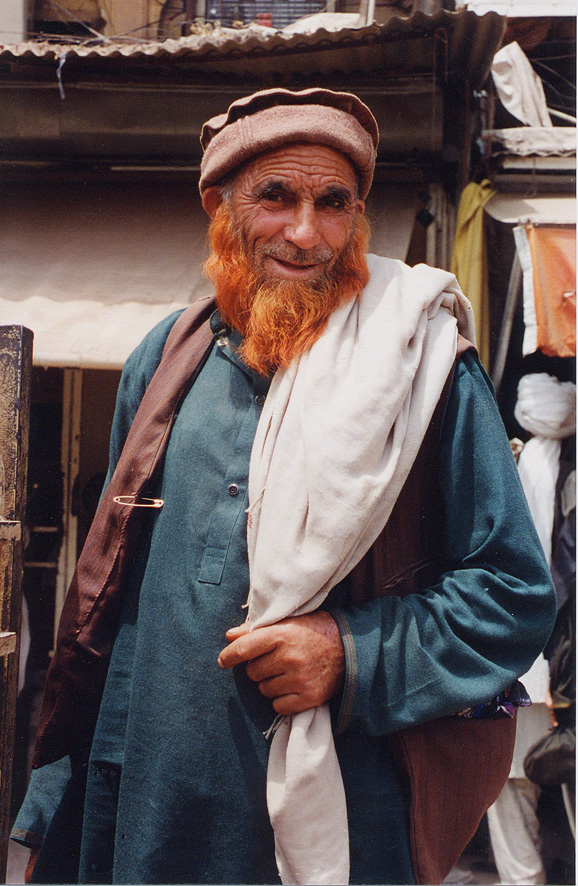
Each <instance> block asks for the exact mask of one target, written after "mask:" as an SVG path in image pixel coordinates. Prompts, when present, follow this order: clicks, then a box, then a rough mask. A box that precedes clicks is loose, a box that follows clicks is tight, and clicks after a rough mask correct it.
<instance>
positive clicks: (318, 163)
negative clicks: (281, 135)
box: [231, 143, 359, 197]
mask: <svg viewBox="0 0 578 886" xmlns="http://www.w3.org/2000/svg"><path fill="white" fill-rule="evenodd" d="M231 180H232V184H233V185H235V184H237V185H238V186H239V187H241V188H255V187H259V186H263V185H265V184H267V183H269V184H273V183H275V182H278V183H279V185H280V186H282V187H284V188H286V189H287V190H289V191H297V190H300V191H301V190H304V191H307V190H310V191H321V190H324V189H326V188H331V187H337V188H342V189H344V190H346V191H348V192H349V193H350V196H351V197H355V196H356V195H357V191H358V185H359V181H358V174H357V170H356V169H355V166H354V165H353V163H352V162H351V160H350V159H349V157H346V156H345V154H343V153H341V151H337V150H335V149H334V148H330V147H328V146H327V145H323V144H305V143H297V144H292V145H286V146H285V147H282V148H276V149H273V150H269V151H264V152H262V153H260V154H257V155H256V156H255V157H251V158H250V159H249V160H247V161H246V163H244V164H243V165H242V166H241V168H240V169H238V170H235V171H234V173H233V174H232V176H231Z"/></svg>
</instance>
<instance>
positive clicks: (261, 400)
mask: <svg viewBox="0 0 578 886" xmlns="http://www.w3.org/2000/svg"><path fill="white" fill-rule="evenodd" d="M264 402H265V396H264V395H263V394H257V396H256V397H255V403H256V404H257V406H262V405H263V403H264Z"/></svg>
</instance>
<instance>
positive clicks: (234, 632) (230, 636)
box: [225, 621, 251, 642]
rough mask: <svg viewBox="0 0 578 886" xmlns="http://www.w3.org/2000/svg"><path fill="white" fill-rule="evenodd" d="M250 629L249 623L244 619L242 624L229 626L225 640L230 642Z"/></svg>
mask: <svg viewBox="0 0 578 886" xmlns="http://www.w3.org/2000/svg"><path fill="white" fill-rule="evenodd" d="M250 630H251V625H250V624H249V622H248V621H246V622H245V623H244V624H242V625H236V627H234V628H229V630H228V631H227V633H226V634H225V636H226V638H227V640H229V642H231V641H232V640H236V639H237V638H238V637H243V636H244V635H245V634H248V633H249V631H250Z"/></svg>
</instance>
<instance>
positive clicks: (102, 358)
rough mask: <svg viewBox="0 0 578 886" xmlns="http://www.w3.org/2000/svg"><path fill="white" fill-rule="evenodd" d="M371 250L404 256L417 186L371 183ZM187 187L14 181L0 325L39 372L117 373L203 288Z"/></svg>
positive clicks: (200, 218) (5, 227)
mask: <svg viewBox="0 0 578 886" xmlns="http://www.w3.org/2000/svg"><path fill="white" fill-rule="evenodd" d="M368 213H369V218H370V221H371V222H372V229H373V239H372V244H371V248H372V249H373V250H374V251H376V252H380V253H381V254H386V255H390V256H391V257H392V258H405V256H406V254H407V249H408V246H409V241H410V237H411V233H412V230H413V224H414V217H415V189H414V188H413V187H411V186H391V185H387V186H386V185H376V187H375V189H374V191H373V193H372V196H371V199H370V201H369V204H368ZM206 229H207V218H206V216H205V214H204V212H203V210H202V208H201V204H200V201H199V198H198V193H197V190H196V183H194V182H191V183H189V184H186V185H183V184H178V185H175V184H173V185H166V184H154V185H151V184H139V185H135V184H122V185H111V184H110V183H109V184H104V185H98V184H84V185H78V184H74V185H73V184H60V185H58V184H51V185H46V184H36V185H30V184H26V185H24V184H12V185H9V186H6V187H5V188H4V191H3V193H2V194H1V195H0V251H1V253H2V256H3V264H2V273H1V277H0V324H2V325H5V324H18V325H23V326H27V327H29V328H30V329H32V330H33V332H34V362H35V364H36V365H40V366H67V367H87V368H88V367H91V368H108V369H118V368H121V367H122V366H123V364H124V361H125V360H126V358H127V357H128V355H129V354H130V353H131V351H132V350H133V349H134V348H135V347H136V345H137V344H138V343H139V342H140V341H141V339H142V338H143V336H144V335H145V334H146V333H147V332H148V331H149V330H150V329H152V327H153V326H155V324H156V323H158V322H159V321H160V320H162V319H163V318H164V317H166V316H168V315H169V314H170V313H171V312H172V311H174V310H177V309H178V308H182V307H185V306H186V305H187V304H189V303H190V302H192V301H194V300H195V299H197V298H199V297H200V296H202V295H204V294H206V293H208V292H210V283H209V282H208V281H207V280H206V279H205V278H204V277H203V276H202V272H201V267H202V263H203V260H204V258H205V255H206Z"/></svg>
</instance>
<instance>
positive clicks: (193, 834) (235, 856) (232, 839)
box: [14, 315, 555, 884]
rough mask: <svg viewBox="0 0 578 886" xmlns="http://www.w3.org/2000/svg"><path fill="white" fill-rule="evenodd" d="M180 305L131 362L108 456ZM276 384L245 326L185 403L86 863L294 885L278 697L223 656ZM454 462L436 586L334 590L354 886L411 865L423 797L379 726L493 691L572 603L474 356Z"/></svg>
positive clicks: (451, 432)
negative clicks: (268, 780) (276, 801)
mask: <svg viewBox="0 0 578 886" xmlns="http://www.w3.org/2000/svg"><path fill="white" fill-rule="evenodd" d="M175 319H176V317H175V316H174V315H173V316H172V317H170V318H168V319H167V320H166V321H165V322H164V323H163V324H161V325H160V326H159V327H157V328H156V329H155V330H154V331H153V332H152V333H151V334H150V335H149V336H148V337H147V338H146V339H145V341H144V342H143V344H142V345H141V346H140V347H139V348H138V349H137V351H136V352H135V353H134V354H133V355H132V356H131V358H130V359H129V361H128V362H127V365H126V367H125V370H124V373H123V377H122V381H121V386H120V389H119V396H118V403H117V410H116V414H115V421H114V427H113V434H112V441H111V467H114V464H115V463H116V460H117V459H118V456H119V454H120V451H121V449H122V445H123V441H124V439H125V437H126V434H127V432H128V429H129V427H130V424H131V421H132V419H133V417H134V414H135V412H136V409H137V408H138V404H139V402H140V399H141V397H142V394H143V391H144V390H145V388H146V385H147V384H148V382H149V381H150V378H151V377H152V374H153V372H154V369H155V368H156V365H157V364H158V360H159V358H160V354H161V352H162V347H163V344H164V341H165V339H166V336H167V334H168V331H169V329H170V328H171V326H172V323H173V322H174V320H175ZM214 323H215V327H214V328H215V331H217V328H218V327H219V326H220V322H219V319H218V317H217V318H214ZM267 386H268V382H267V380H265V379H263V378H261V377H260V376H258V375H256V374H255V373H253V372H252V371H251V370H249V369H248V368H247V367H246V366H244V364H243V363H242V361H241V360H240V359H239V357H238V356H237V354H236V350H235V337H234V336H231V340H230V341H229V343H228V344H226V345H225V346H220V347H219V346H215V347H214V348H213V351H212V352H211V355H210V357H209V359H208V361H207V363H206V364H205V366H204V368H203V370H202V372H201V374H200V376H199V378H198V380H197V382H196V383H195V385H194V386H193V387H192V389H191V391H190V392H189V394H188V396H187V397H186V399H185V400H184V402H183V404H182V407H181V409H180V412H179V415H178V416H177V419H176V422H175V425H174V428H173V431H172V434H171V439H170V442H169V446H168V450H167V453H166V460H165V466H164V471H163V475H162V479H161V482H160V485H159V488H158V489H157V490H156V494H157V495H158V496H159V497H160V498H162V499H163V500H164V506H163V508H162V510H161V511H159V512H154V513H152V512H151V515H150V517H149V522H148V524H147V526H146V530H145V532H144V533H143V536H142V539H141V543H140V546H139V550H138V552H137V556H136V560H135V565H134V568H133V570H132V573H131V578H130V582H129V584H128V587H127V590H126V595H125V601H124V607H123V612H122V616H121V620H120V624H119V629H118V635H117V638H116V642H115V646H114V652H113V657H112V661H111V665H110V671H109V675H108V679H107V684H106V688H105V693H104V697H103V701H102V705H101V711H100V716H99V721H98V726H97V730H96V734H95V737H94V742H93V746H92V752H91V758H90V762H89V765H88V782H87V788H86V798H85V801H84V815H82V814H81V813H80V811H79V810H78V809H77V811H76V814H77V815H78V817H79V820H80V821H82V829H81V830H82V836H81V851H80V863H79V864H80V866H79V869H78V868H77V869H78V874H77V878H78V882H81V883H106V882H115V883H223V884H224V883H274V882H278V876H277V873H276V867H275V862H274V852H273V835H272V832H271V827H270V824H269V820H268V816H267V811H266V803H265V774H266V766H267V753H268V743H267V741H266V739H265V737H264V735H263V732H264V731H265V730H266V729H267V727H268V726H269V725H270V724H271V721H272V719H273V711H272V707H271V704H270V702H269V701H268V700H266V699H264V698H263V697H262V696H261V695H260V693H259V692H258V689H257V687H256V686H255V685H254V684H253V683H251V681H250V680H248V678H247V677H246V674H245V671H244V668H243V667H239V668H236V669H234V670H233V671H226V672H223V671H221V670H220V669H219V668H218V667H217V664H216V661H217V656H218V654H219V651H220V650H221V648H222V647H223V646H224V645H225V631H226V630H227V628H229V627H231V626H233V625H236V624H239V623H241V622H242V621H244V619H245V610H244V609H243V604H244V603H245V601H246V598H247V590H248V581H249V577H248V566H247V551H246V534H245V530H246V522H245V521H246V514H245V509H246V507H247V479H248V468H249V457H250V451H251V445H252V441H253V437H254V433H255V429H256V426H257V422H258V420H259V414H260V410H261V406H262V403H263V402H264V398H265V396H266V393H267ZM439 478H440V485H441V489H442V493H443V499H444V506H445V514H444V515H443V517H444V519H445V540H446V548H447V550H446V554H447V562H449V563H450V564H451V567H452V568H451V570H450V571H448V572H446V573H445V574H444V575H443V576H442V577H441V578H440V581H439V583H438V584H437V585H436V586H435V587H434V588H432V589H431V590H430V591H428V592H427V593H425V594H423V595H419V596H418V595H410V596H409V597H405V598H404V599H403V600H400V599H398V598H385V599H380V600H375V601H373V602H371V603H369V604H367V605H366V606H363V607H362V608H358V609H355V608H348V607H347V606H346V605H345V601H344V599H343V590H342V588H340V587H337V588H335V589H334V591H333V592H332V593H331V595H330V597H329V598H328V601H327V606H328V607H329V608H330V609H331V611H332V612H333V614H334V615H335V617H336V618H337V621H338V624H339V627H340V630H341V632H342V636H343V639H344V643H345V648H346V653H347V674H346V686H345V689H344V692H343V694H342V696H341V697H340V698H339V699H336V700H335V701H334V720H335V725H336V733H338V734H336V747H337V752H338V755H339V759H340V764H341V769H342V773H343V779H344V784H345V789H346V795H347V802H348V818H349V828H350V846H351V864H352V868H351V870H352V878H351V882H353V883H368V884H369V883H381V884H387V883H408V884H409V883H412V882H413V877H412V873H411V866H410V861H409V851H408V842H407V823H406V808H407V797H406V796H405V795H404V790H403V788H402V785H401V784H400V782H399V780H398V777H397V774H396V771H395V768H394V766H393V764H392V761H391V760H390V758H389V756H388V753H387V751H386V749H385V747H384V745H383V742H382V741H381V740H380V736H381V735H383V734H385V733H388V732H391V731H394V730H396V729H399V728H401V727H403V726H406V725H409V724H411V723H414V722H418V721H422V720H426V719H432V718H435V717H438V716H441V715H443V714H447V713H451V712H455V711H458V710H461V709H463V708H466V707H468V706H469V705H471V704H473V703H476V702H480V701H483V700H485V699H488V698H490V697H492V696H494V695H496V694H497V693H498V692H499V691H501V690H502V689H504V688H505V687H506V686H507V685H509V684H510V683H512V682H513V681H514V680H515V679H516V678H517V677H518V676H519V675H520V674H522V673H524V672H525V671H526V670H527V669H528V667H529V665H530V664H531V662H532V661H533V660H534V658H535V657H536V655H537V653H538V651H539V650H540V649H541V648H542V646H543V644H544V643H545V641H546V639H547V637H548V635H549V632H550V629H551V625H552V619H553V617H554V607H555V603H554V597H553V593H552V589H551V584H550V579H549V575H548V571H547V569H546V566H545V563H544V560H543V556H542V554H541V551H540V547H539V543H538V540H537V537H536V534H535V532H534V529H533V526H532V524H531V521H530V518H529V515H528V512H527V508H526V505H525V501H524V499H523V494H522V492H521V488H520V484H519V482H518V477H517V471H516V469H515V465H514V463H513V460H512V458H511V454H510V450H509V445H508V441H507V439H506V437H505V433H504V430H503V427H502V425H501V421H500V418H499V415H498V413H497V410H496V406H495V403H494V399H493V396H492V393H491V390H490V386H489V383H488V381H487V379H486V377H485V375H484V373H483V370H482V369H481V367H480V365H479V363H478V362H477V360H476V358H475V357H473V356H472V355H471V354H466V355H465V356H464V357H463V358H462V359H461V360H460V362H459V364H458V367H457V372H456V377H455V381H454V385H453V388H452V392H451V395H450V401H449V404H448V408H447V414H446V417H445V421H444V426H443V432H442V441H441V446H440V450H439ZM59 767H60V775H56V774H55V772H56V770H58V769H59ZM65 769H66V764H64V763H60V764H57V765H56V767H54V766H53V767H45V768H44V770H40V771H39V772H37V773H35V775H34V778H33V782H32V784H31V788H30V790H29V794H28V797H27V800H26V801H25V804H24V806H23V809H22V811H21V813H20V816H19V819H18V821H17V823H16V828H15V833H14V836H15V837H16V838H20V839H23V840H28V841H29V842H38V840H39V839H40V837H41V834H43V833H44V831H45V829H46V824H47V822H49V821H50V819H51V818H52V807H53V806H58V805H59V803H60V799H59V798H60V794H61V790H62V789H61V788H60V787H59V783H60V781H63V780H64V779H65V778H66V775H65V774H63V773H64V770H65ZM448 777H451V774H449V775H448ZM456 788H457V789H459V786H456ZM79 795H80V792H79ZM75 796H76V795H75ZM49 797H50V799H48V798H49ZM78 802H79V801H78V800H74V802H72V801H71V804H69V805H70V808H72V809H73V808H74V803H77V804H78ZM63 808H64V807H63V804H60V809H59V811H58V812H57V814H56V815H55V816H54V818H53V819H52V824H50V825H49V827H48V832H47V834H46V839H45V841H44V846H43V851H42V853H41V857H40V861H39V866H38V870H37V877H36V878H37V880H38V881H39V882H49V881H50V879H49V877H50V874H49V872H50V869H51V867H50V865H51V858H53V859H54V858H57V857H58V853H59V847H60V846H61V843H62V841H63V840H64V841H65V840H66V836H65V831H66V828H67V826H68V825H67V821H69V819H67V818H66V817H65V816H64V813H63V812H62V809H63ZM73 814H74V813H73ZM60 861H61V862H62V857H61V859H60ZM55 876H56V875H55ZM54 881H58V878H56V880H54ZM60 882H64V881H63V880H60Z"/></svg>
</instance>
